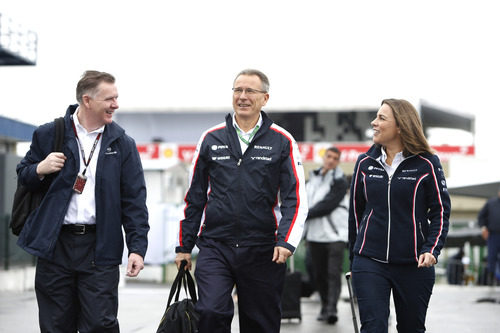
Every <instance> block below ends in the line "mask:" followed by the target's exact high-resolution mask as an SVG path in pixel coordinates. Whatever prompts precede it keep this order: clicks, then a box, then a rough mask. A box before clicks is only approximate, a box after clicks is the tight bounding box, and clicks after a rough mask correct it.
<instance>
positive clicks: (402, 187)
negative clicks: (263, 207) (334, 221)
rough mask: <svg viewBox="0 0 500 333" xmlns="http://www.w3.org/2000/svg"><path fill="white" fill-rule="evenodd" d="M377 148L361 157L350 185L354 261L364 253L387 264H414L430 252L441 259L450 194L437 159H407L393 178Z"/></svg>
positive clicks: (414, 156)
mask: <svg viewBox="0 0 500 333" xmlns="http://www.w3.org/2000/svg"><path fill="white" fill-rule="evenodd" d="M380 155H381V149H380V147H379V146H377V145H373V146H372V147H371V148H370V150H368V152H367V153H365V154H361V155H360V156H359V157H358V160H357V162H356V165H355V168H354V174H353V180H352V184H351V198H350V208H349V246H350V255H351V262H352V258H353V256H354V255H362V256H366V257H370V258H373V259H376V260H378V261H381V262H386V263H396V264H405V263H415V262H418V257H419V255H420V254H422V253H425V252H430V253H431V254H433V255H434V257H435V258H436V259H437V257H438V256H439V253H440V251H441V249H442V248H443V246H444V243H445V239H446V235H447V233H448V226H449V217H450V208H451V206H450V196H449V194H448V190H447V187H446V181H445V177H444V172H443V168H442V167H441V163H440V162H439V158H438V157H437V156H436V155H432V154H420V155H413V156H409V157H406V158H405V159H404V160H403V161H402V162H401V164H400V165H399V166H398V167H397V169H396V171H395V172H394V174H393V175H392V177H389V175H388V174H387V172H386V171H385V169H384V167H383V166H382V165H381V163H380V162H378V161H377V158H378V157H379V156H380Z"/></svg>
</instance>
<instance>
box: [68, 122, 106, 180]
mask: <svg viewBox="0 0 500 333" xmlns="http://www.w3.org/2000/svg"><path fill="white" fill-rule="evenodd" d="M71 125H73V132H75V136H76V140H77V141H78V145H79V146H80V152H81V153H82V158H83V164H84V165H85V169H83V172H82V175H85V172H86V171H87V167H88V166H89V164H90V160H91V159H92V156H93V155H94V150H95V147H97V143H98V142H99V139H100V138H101V134H102V133H99V134H97V138H95V141H94V145H93V146H92V150H91V151H90V155H89V159H88V160H85V151H84V150H83V145H82V143H81V141H80V138H79V137H78V133H76V127H75V121H72V122H71Z"/></svg>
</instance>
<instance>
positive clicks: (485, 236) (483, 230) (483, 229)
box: [481, 226, 490, 241]
mask: <svg viewBox="0 0 500 333" xmlns="http://www.w3.org/2000/svg"><path fill="white" fill-rule="evenodd" d="M481 236H483V239H484V240H486V241H487V240H488V237H489V236H490V232H489V231H488V228H486V227H484V226H483V227H481Z"/></svg>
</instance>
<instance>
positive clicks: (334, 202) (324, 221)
mask: <svg viewBox="0 0 500 333" xmlns="http://www.w3.org/2000/svg"><path fill="white" fill-rule="evenodd" d="M340 154H341V153H340V150H339V149H338V148H337V147H330V148H328V149H327V150H326V151H325V155H324V156H323V166H322V167H321V168H319V169H317V170H313V171H312V172H311V173H310V176H309V180H308V182H307V184H306V190H307V202H308V203H309V213H308V214H307V220H306V231H305V232H304V233H305V239H306V240H307V246H308V250H309V251H308V254H309V255H310V256H311V263H312V268H313V274H312V275H313V276H314V279H315V282H316V284H315V285H316V286H317V289H318V292H319V295H320V298H321V311H320V314H319V316H318V318H317V319H318V320H321V321H325V322H327V323H329V324H335V323H336V322H337V320H338V316H337V302H338V299H339V296H340V291H341V286H342V284H341V275H342V263H343V261H344V250H345V249H346V244H347V234H348V227H347V223H348V222H347V220H348V206H349V202H348V199H347V196H346V193H347V187H348V184H347V180H346V177H345V176H344V172H343V171H342V169H341V168H340V167H339V162H340Z"/></svg>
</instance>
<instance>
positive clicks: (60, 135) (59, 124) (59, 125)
mask: <svg viewBox="0 0 500 333" xmlns="http://www.w3.org/2000/svg"><path fill="white" fill-rule="evenodd" d="M54 123H55V126H56V134H55V136H54V147H53V149H52V151H54V152H61V151H62V146H63V141H64V118H63V117H59V118H56V119H55V120H54Z"/></svg>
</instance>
